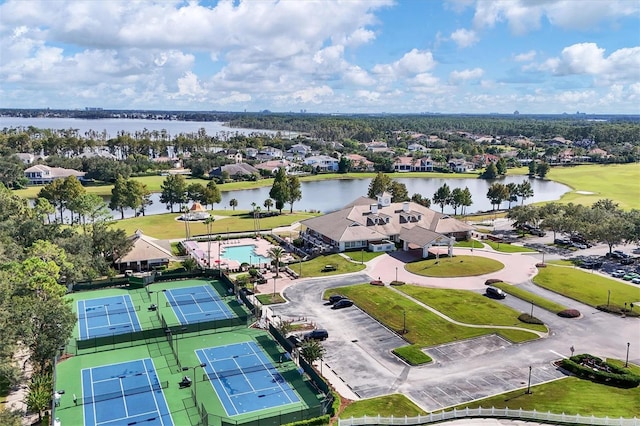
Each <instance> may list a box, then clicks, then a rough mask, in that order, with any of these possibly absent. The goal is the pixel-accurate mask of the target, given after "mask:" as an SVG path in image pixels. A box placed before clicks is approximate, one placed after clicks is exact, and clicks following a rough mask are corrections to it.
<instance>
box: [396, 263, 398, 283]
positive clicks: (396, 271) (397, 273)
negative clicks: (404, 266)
mask: <svg viewBox="0 0 640 426" xmlns="http://www.w3.org/2000/svg"><path fill="white" fill-rule="evenodd" d="M396 282H398V267H397V266H396Z"/></svg>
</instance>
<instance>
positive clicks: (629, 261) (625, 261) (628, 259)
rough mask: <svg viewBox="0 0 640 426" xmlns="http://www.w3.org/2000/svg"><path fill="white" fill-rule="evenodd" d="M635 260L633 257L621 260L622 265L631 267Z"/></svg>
mask: <svg viewBox="0 0 640 426" xmlns="http://www.w3.org/2000/svg"><path fill="white" fill-rule="evenodd" d="M633 261H634V259H633V257H624V258H622V259H620V264H621V265H631V264H632V263H633Z"/></svg>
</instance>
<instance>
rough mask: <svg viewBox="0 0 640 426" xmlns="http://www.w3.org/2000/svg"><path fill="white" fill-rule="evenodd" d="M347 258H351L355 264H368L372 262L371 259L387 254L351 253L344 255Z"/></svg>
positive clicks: (370, 252) (371, 252)
mask: <svg viewBox="0 0 640 426" xmlns="http://www.w3.org/2000/svg"><path fill="white" fill-rule="evenodd" d="M344 254H346V255H347V256H349V258H350V259H351V260H353V261H354V262H364V263H367V262H368V261H370V260H371V259H375V258H376V257H378V256H381V255H383V254H386V253H384V252H381V251H379V252H373V251H366V250H365V251H349V252H346V253H344Z"/></svg>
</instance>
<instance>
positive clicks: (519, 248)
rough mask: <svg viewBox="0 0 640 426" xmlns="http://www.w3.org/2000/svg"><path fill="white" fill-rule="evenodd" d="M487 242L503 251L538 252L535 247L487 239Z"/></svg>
mask: <svg viewBox="0 0 640 426" xmlns="http://www.w3.org/2000/svg"><path fill="white" fill-rule="evenodd" d="M485 243H486V244H487V245H488V246H489V247H491V248H492V249H494V250H495V251H499V252H502V253H535V252H536V251H535V250H534V249H530V248H528V247H522V246H517V245H515V244H505V243H498V242H495V241H490V240H487V241H485Z"/></svg>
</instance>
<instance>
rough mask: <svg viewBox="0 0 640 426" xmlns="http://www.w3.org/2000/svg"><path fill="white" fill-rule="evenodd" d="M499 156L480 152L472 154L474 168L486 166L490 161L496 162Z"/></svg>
mask: <svg viewBox="0 0 640 426" xmlns="http://www.w3.org/2000/svg"><path fill="white" fill-rule="evenodd" d="M499 159H500V157H498V156H497V155H493V154H480V155H474V156H473V164H474V166H475V167H476V168H480V169H481V168H484V167H487V166H488V165H489V164H491V163H497V162H498V160H499Z"/></svg>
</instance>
